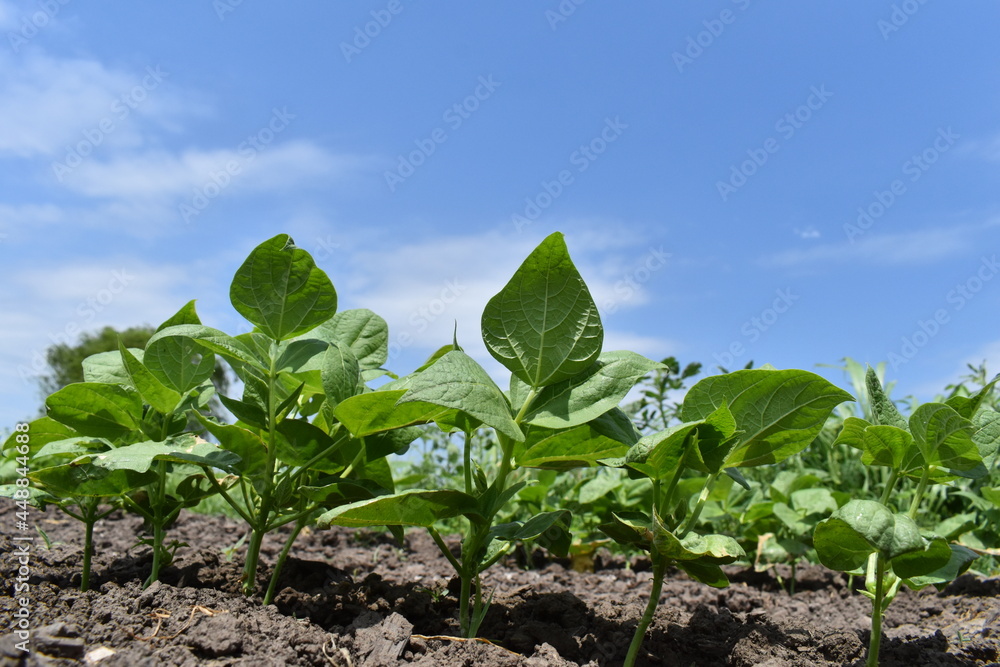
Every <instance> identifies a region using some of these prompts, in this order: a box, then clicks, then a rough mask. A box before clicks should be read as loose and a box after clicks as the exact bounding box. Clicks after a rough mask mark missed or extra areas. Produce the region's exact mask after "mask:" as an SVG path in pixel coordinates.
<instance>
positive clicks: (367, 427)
mask: <svg viewBox="0 0 1000 667" xmlns="http://www.w3.org/2000/svg"><path fill="white" fill-rule="evenodd" d="M405 394H406V390H405V389H397V390H385V389H380V390H378V391H370V392H367V393H364V394H358V395H356V396H351V397H350V398H348V399H345V400H343V401H341V402H340V404H339V405H338V406H337V408H336V410H334V416H335V417H336V418H337V420H338V421H340V423H341V424H343V425H344V426H346V427H347V429H348V430H349V431H350V432H351V435H353V436H354V437H355V438H364V437H366V436H369V435H371V434H373V433H380V432H383V431H389V430H392V429H395V428H400V427H401V426H412V425H414V424H427V423H429V422H432V421H435V420H437V419H444V418H445V417H447V416H448V415H453V414H454V413H455V411H454V410H451V409H449V408H444V407H441V406H440V405H433V404H431V403H421V402H417V403H411V402H408V403H400V402H399V399H401V398H402V397H403V396H404V395H405Z"/></svg>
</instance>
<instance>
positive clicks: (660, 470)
mask: <svg viewBox="0 0 1000 667" xmlns="http://www.w3.org/2000/svg"><path fill="white" fill-rule="evenodd" d="M850 398H851V397H850V394H848V393H847V392H845V391H843V390H841V389H838V388H837V387H835V386H833V385H832V384H830V383H829V382H827V381H826V380H824V379H823V378H821V377H819V376H818V375H815V374H813V373H809V372H806V371H800V370H783V371H779V370H773V369H767V368H761V369H753V370H742V371H736V372H734V373H728V374H725V375H719V376H715V377H709V378H706V379H704V380H702V381H701V382H698V383H697V384H696V385H694V387H692V388H691V390H690V391H689V392H688V393H687V395H686V396H685V397H684V401H683V403H682V406H681V413H680V416H681V419H683V420H684V421H683V422H682V423H680V424H676V425H674V426H670V427H668V428H666V429H664V430H662V431H659V432H657V433H653V434H650V435H647V436H644V437H643V438H642V439H641V440H640V441H639V442H638V443H637V444H636V445H634V446H633V447H632V448H631V449H630V450H629V451H628V453H627V454H626V455H625V456H624V457H623V458H618V459H607V460H604V461H602V462H603V463H605V464H606V465H613V466H617V467H625V468H627V469H628V470H629V471H630V473H631V474H632V475H634V476H641V477H645V478H647V479H648V480H649V481H650V483H651V487H652V503H651V505H650V506H649V508H648V511H645V512H632V511H628V512H626V511H622V512H618V513H616V514H615V515H614V520H613V521H612V522H610V523H607V524H605V525H603V526H601V529H602V530H604V532H605V533H607V534H608V536H610V537H611V538H613V539H615V540H616V541H618V542H620V543H621V544H624V545H629V546H631V547H635V548H639V549H642V550H644V551H646V552H648V553H649V555H650V559H651V561H652V565H653V590H652V593H651V594H650V598H649V603H648V604H647V605H646V610H645V612H644V613H643V615H642V618H641V619H640V621H639V624H638V626H637V627H636V630H635V635H634V636H633V638H632V643H631V645H630V646H629V651H628V654H627V656H626V658H625V665H626V666H627V667H628V666H631V665H633V664H635V661H636V658H637V657H638V654H639V650H640V647H641V645H642V640H643V637H644V635H645V633H646V629H647V628H648V627H649V624H650V623H651V622H652V620H653V615H654V613H655V612H656V608H657V606H658V605H659V600H660V592H661V590H662V586H663V578H664V575H665V574H666V571H667V568H668V567H671V566H676V567H679V568H680V569H682V570H684V571H685V572H687V574H688V575H689V576H691V577H692V578H693V579H695V580H697V581H700V582H702V583H705V584H708V585H709V586H715V587H718V588H722V587H725V586H728V585H729V580H728V578H727V577H726V574H725V572H723V570H722V568H721V567H720V566H721V565H725V564H728V563H732V562H734V561H736V560H738V559H741V558H743V557H745V555H746V554H745V552H744V551H743V548H742V547H741V546H740V544H739V543H738V542H737V541H736V539H734V538H733V537H731V536H728V535H720V534H707V535H702V534H699V533H698V532H697V531H696V529H697V528H698V520H699V517H700V515H701V512H702V510H703V509H704V507H705V505H706V503H707V502H708V499H709V497H710V495H711V493H712V489H713V487H714V486H715V484H716V482H717V481H718V480H719V478H720V477H721V476H723V475H728V476H729V477H731V478H733V479H734V480H735V481H736V482H738V483H740V484H742V485H744V486H745V487H747V488H749V485H748V484H747V482H746V480H745V479H744V478H743V476H742V475H741V474H740V472H739V468H746V467H753V466H761V465H766V464H771V463H778V462H780V461H782V460H784V459H786V458H788V457H789V456H791V455H793V454H796V453H798V452H799V451H801V450H803V449H804V448H805V447H807V446H808V445H809V443H810V442H811V441H812V440H813V438H815V436H816V434H817V433H818V432H819V431H820V429H821V428H822V427H823V423H824V422H825V421H826V418H827V417H828V416H829V414H830V412H831V411H832V410H833V408H834V407H835V406H836V405H838V404H839V403H842V402H843V401H845V400H849V399H850ZM688 471H690V472H693V473H696V474H698V473H700V474H701V475H704V477H703V478H701V479H700V490H699V489H698V488H697V487H694V488H693V487H692V485H691V484H685V483H682V480H683V479H684V477H685V473H686V472H688Z"/></svg>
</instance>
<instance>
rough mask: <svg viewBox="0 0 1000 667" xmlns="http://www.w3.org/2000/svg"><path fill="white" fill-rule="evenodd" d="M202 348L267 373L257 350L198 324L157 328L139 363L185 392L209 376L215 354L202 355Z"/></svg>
mask: <svg viewBox="0 0 1000 667" xmlns="http://www.w3.org/2000/svg"><path fill="white" fill-rule="evenodd" d="M184 341H188V342H189V343H194V344H196V346H197V347H192V346H191V345H190V344H185V342H184ZM199 348H201V349H199ZM206 349H207V350H209V351H210V352H213V353H215V354H218V355H221V356H222V357H225V358H227V359H232V360H234V361H236V362H243V363H245V364H248V365H250V366H252V367H253V368H256V369H257V370H258V371H260V372H262V373H266V372H267V366H268V364H267V363H266V362H265V361H264V358H263V357H262V356H261V355H260V354H259V353H258V352H257V351H255V350H253V349H251V348H249V347H247V346H246V345H245V344H244V343H243V342H242V341H240V340H239V339H237V338H233V337H232V336H230V335H229V334H226V333H224V332H222V331H219V330H218V329H213V328H212V327H206V326H202V325H200V324H177V325H173V326H169V327H166V328H164V329H160V330H159V331H157V332H156V333H155V334H153V335H152V337H151V338H150V339H149V341H148V342H147V343H146V354H145V356H143V362H144V363H145V364H146V367H147V368H149V370H150V371H152V372H153V374H154V375H156V376H157V378H158V379H159V380H160V381H161V382H163V383H164V384H165V385H167V386H168V387H172V388H173V389H175V390H177V391H180V392H185V391H188V390H190V389H191V388H193V387H197V386H198V385H199V384H201V383H202V382H204V381H205V380H207V379H208V378H210V377H211V376H212V369H213V368H214V367H215V357H214V356H212V355H211V354H208V355H206V354H204V352H205V350H206Z"/></svg>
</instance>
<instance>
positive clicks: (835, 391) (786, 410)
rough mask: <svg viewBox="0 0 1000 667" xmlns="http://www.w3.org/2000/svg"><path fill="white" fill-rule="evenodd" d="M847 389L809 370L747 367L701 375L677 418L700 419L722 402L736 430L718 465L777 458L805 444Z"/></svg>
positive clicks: (846, 397)
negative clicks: (736, 435) (737, 433)
mask: <svg viewBox="0 0 1000 667" xmlns="http://www.w3.org/2000/svg"><path fill="white" fill-rule="evenodd" d="M847 400H851V395H850V394H848V393H847V392H846V391H844V390H842V389H839V388H837V387H835V386H834V385H832V384H830V383H829V382H828V381H826V380H825V379H823V378H822V377H820V376H818V375H816V374H815V373H810V372H808V371H802V370H795V369H790V370H770V369H762V368H758V369H751V370H742V371H736V372H734V373H727V374H725V375H717V376H714V377H709V378H705V379H704V380H702V381H701V382H699V383H697V384H696V385H695V386H693V387H692V388H691V389H690V391H688V393H687V395H686V396H685V397H684V403H683V406H682V409H681V418H682V419H683V420H684V421H697V420H699V419H705V418H706V417H708V416H709V415H710V414H712V413H713V412H715V411H716V410H717V409H718V408H719V406H720V405H722V404H724V403H725V404H727V405H728V406H729V410H730V412H731V413H732V416H733V418H734V419H735V422H736V428H737V430H738V431H740V432H741V434H740V436H739V440H738V443H737V444H736V446H735V447H734V448H733V449H732V451H731V453H730V454H729V456H728V457H727V458H726V461H725V464H724V466H723V467H726V468H736V467H748V466H756V465H762V464H767V463H777V462H779V461H783V460H784V459H786V458H788V457H789V456H791V455H793V454H796V453H798V452H800V451H802V450H803V449H805V448H806V447H807V446H808V445H809V443H810V442H812V440H813V439H814V438H815V437H816V435H817V434H818V433H819V432H820V430H821V429H822V428H823V424H824V422H825V421H826V419H827V417H828V416H829V415H830V412H831V411H832V410H833V408H834V407H835V406H837V405H838V404H839V403H842V402H844V401H847Z"/></svg>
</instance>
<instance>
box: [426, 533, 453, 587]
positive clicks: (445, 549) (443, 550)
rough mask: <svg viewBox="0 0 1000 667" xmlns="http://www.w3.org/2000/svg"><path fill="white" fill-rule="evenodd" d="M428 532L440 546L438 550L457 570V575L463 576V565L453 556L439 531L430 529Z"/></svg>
mask: <svg viewBox="0 0 1000 667" xmlns="http://www.w3.org/2000/svg"><path fill="white" fill-rule="evenodd" d="M427 530H428V532H429V533H430V534H431V539H433V540H434V544H436V545H438V549H440V550H441V553H442V554H444V557H445V558H447V559H448V562H449V563H451V566H452V567H453V568H455V573H456V574H458V575H459V576H461V574H462V564H461V563H459V562H458V560H456V559H455V557H454V556H452V555H451V550H450V549H449V548H448V545H447V544H445V543H444V539H442V538H441V533H439V532H438V531H437V528H428V529H427Z"/></svg>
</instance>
